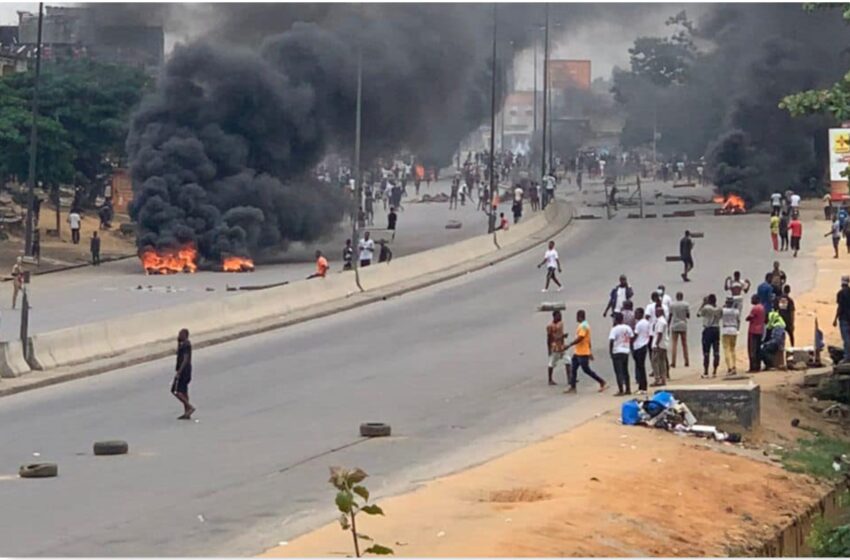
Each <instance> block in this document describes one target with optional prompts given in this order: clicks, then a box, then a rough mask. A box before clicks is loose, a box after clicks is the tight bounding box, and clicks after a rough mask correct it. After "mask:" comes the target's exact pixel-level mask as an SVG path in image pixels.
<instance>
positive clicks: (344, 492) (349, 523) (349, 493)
mask: <svg viewBox="0 0 850 560" xmlns="http://www.w3.org/2000/svg"><path fill="white" fill-rule="evenodd" d="M367 476H369V475H367V474H366V473H365V472H364V471H363V470H362V469H359V468H355V469H352V470H349V469H345V468H343V467H331V477H330V479H329V480H328V482H330V483H331V484H332V485H333V487H334V488H336V489H337V494H336V500H335V501H336V507H337V509H339V511H340V512H341V514H340V516H339V525H340V527H342V530H343V531H351V538H352V540H353V541H354V555H355V556H357V558H360V555H361V552H360V541H361V540H363V541H368V542H371V543H372V545H371V546H370V547H369V548H367V549H366V550H364V551H363V552H362V554H377V555H387V554H393V550H392V549H391V548H388V547H386V546H382V545H380V544H378V543H376V542H375V541H374V540H372V538H371V537H370V536H369V535H364V534H363V533H358V532H357V514H359V513H365V514H366V515H384V510H382V509H381V508H380V507H378V505H377V504H370V503H369V490H368V489H367V488H366V487H365V486H363V484H362V482H363V481H364V480H365V479H366V477H367Z"/></svg>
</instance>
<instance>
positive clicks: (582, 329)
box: [564, 309, 608, 393]
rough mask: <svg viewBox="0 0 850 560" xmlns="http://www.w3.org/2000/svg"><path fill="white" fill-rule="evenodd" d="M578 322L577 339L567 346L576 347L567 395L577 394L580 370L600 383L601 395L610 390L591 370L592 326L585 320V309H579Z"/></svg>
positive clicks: (577, 313)
mask: <svg viewBox="0 0 850 560" xmlns="http://www.w3.org/2000/svg"><path fill="white" fill-rule="evenodd" d="M576 321H577V322H578V328H577V329H576V338H575V340H573V341H572V342H570V343H569V344H568V345H567V349H569V348H571V347H572V346H575V348H576V349H575V351H574V352H573V359H572V364H571V367H570V380H569V385H570V386H569V388H568V389H567V390H566V391H564V392H565V393H575V392H576V384H577V383H578V379H577V377H578V369H579V368H581V370H582V371H583V372H584V373H585V374H586V375H588V376H590V378H591V379H593V380H594V381H596V382H597V383H599V392H600V393H601V392H602V391H604V390H605V389H607V388H608V384H607V383H605V381H603V380H602V378H601V377H599V376H598V375H596V372H595V371H593V370H592V369H590V361H591V360H593V348H591V345H590V325H588V323H587V321H586V320H585V313H584V309H579V310H578V311H577V312H576Z"/></svg>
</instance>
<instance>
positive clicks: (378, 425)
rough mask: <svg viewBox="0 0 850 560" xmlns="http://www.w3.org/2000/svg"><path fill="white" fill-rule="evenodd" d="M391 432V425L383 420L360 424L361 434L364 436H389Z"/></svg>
mask: <svg viewBox="0 0 850 560" xmlns="http://www.w3.org/2000/svg"><path fill="white" fill-rule="evenodd" d="M391 432H392V429H391V428H390V425H389V424H384V423H382V422H366V423H363V424H360V435H361V436H363V437H387V436H388V435H390V433H391Z"/></svg>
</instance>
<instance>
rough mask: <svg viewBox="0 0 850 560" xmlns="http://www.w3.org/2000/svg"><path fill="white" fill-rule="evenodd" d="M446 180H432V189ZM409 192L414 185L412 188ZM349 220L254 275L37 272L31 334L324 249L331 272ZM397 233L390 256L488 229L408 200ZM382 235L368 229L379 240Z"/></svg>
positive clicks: (171, 301)
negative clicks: (451, 223)
mask: <svg viewBox="0 0 850 560" xmlns="http://www.w3.org/2000/svg"><path fill="white" fill-rule="evenodd" d="M443 187H445V184H444V183H443V182H441V183H440V184H439V185H432V187H431V189H430V191H427V190H426V189H425V187H424V186H423V187H422V193H423V194H424V193H425V192H430V194H435V193H436V192H440V191H442V190H446V189H445V188H443ZM411 192H412V191H411ZM449 219H457V220H460V221H461V222H462V224H463V227H462V228H461V229H445V224H446V221H447V220H449ZM375 227H386V216H385V212H384V211H383V209H382V208H381V206H380V205H378V208H376V218H375ZM349 228H350V225H348V224H346V225H345V226H340V228H339V229H338V230H337V232H336V233H335V234H334V235H333V236H332V237H331V238H330V239H329V240H326V241H323V242H320V243H317V244H311V245H309V246H304V245H301V244H295V245H293V246H292V247H291V248H290V250H289V251H287V252H286V253H285V254H284V255H282V256H281V257H280V258H279V259H277V262H276V263H269V264H263V265H260V266H258V267H257V270H256V272H254V273H252V274H223V273H220V272H199V273H197V274H178V275H172V276H145V275H144V274H143V273H142V270H141V267H140V265H139V262H138V261H137V260H136V259H128V260H122V261H118V262H113V263H106V264H104V265H102V266H100V267H99V268H95V267H84V268H79V269H73V270H68V271H63V272H56V273H53V274H46V275H43V276H37V277H34V280H33V283H32V284H31V286H30V288H29V291H30V298H31V305H32V307H33V309H32V314H31V315H30V333H37V332H44V331H50V330H55V329H60V328H64V327H69V326H72V325H77V324H81V323H89V322H94V321H100V320H104V319H108V318H112V317H116V316H119V315H123V314H127V313H138V312H140V311H147V310H150V309H157V308H162V307H167V306H172V305H178V304H181V303H188V302H193V301H198V300H203V299H212V298H220V297H227V296H230V295H233V294H236V293H238V292H233V291H231V292H228V291H227V290H226V288H227V286H243V285H262V284H271V283H275V282H283V281H294V280H300V279H303V278H305V277H306V276H307V275H309V274H311V273H312V272H313V271H314V270H315V264H314V262H315V259H314V256H313V254H314V252H315V250H316V249H321V250H322V251H323V252H324V253H325V254H326V255H327V256H328V258H329V260H330V262H331V267H332V270H340V269H341V268H342V247H343V245H344V242H345V239H347V238H350V237H351V230H350V229H349ZM398 228H399V230H398V233H397V234H396V239H395V241H393V242H392V244H391V248H392V251H393V257H400V256H403V255H407V254H410V253H415V252H418V251H424V250H426V249H431V248H433V247H437V246H440V245H446V244H449V243H454V242H457V241H460V240H462V239H466V238H469V237H472V236H475V235H481V234H482V233H484V232H486V230H487V217H486V215H484V214H483V213H482V212H476V211H475V208H474V205H472V204H467V205H466V206H462V207H460V208H459V209H458V210H457V211H449V210H448V205H447V204H435V203H432V204H413V203H406V204H405V211H404V212H401V213H400V215H399V223H398ZM384 235H386V234H385V233H378V234H373V237H375V238H377V239H380V238H381V237H382V236H384ZM11 299H12V286H11V283H10V282H4V283H2V284H1V285H0V313H2V320H0V340H10V339H15V338H18V336H19V332H20V312H19V311H12V309H11Z"/></svg>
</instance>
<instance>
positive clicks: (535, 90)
mask: <svg viewBox="0 0 850 560" xmlns="http://www.w3.org/2000/svg"><path fill="white" fill-rule="evenodd" d="M531 129H532V130H533V131H534V132H537V37H535V38H534V124H533V125H532V127H531Z"/></svg>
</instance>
